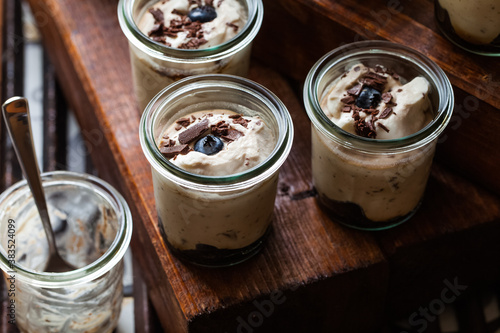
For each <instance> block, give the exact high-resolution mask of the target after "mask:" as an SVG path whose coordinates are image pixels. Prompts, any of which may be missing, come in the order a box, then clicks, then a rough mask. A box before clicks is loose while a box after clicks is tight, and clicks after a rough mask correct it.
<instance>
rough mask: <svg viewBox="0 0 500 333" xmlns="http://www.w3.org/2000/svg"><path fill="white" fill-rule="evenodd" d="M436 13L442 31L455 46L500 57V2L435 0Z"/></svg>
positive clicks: (490, 0) (489, 0)
mask: <svg viewBox="0 0 500 333" xmlns="http://www.w3.org/2000/svg"><path fill="white" fill-rule="evenodd" d="M434 11H435V17H436V21H437V23H438V27H439V29H440V30H441V32H442V33H443V34H444V35H445V36H446V37H447V38H448V39H449V40H450V41H451V42H453V43H454V44H455V45H458V46H459V47H461V48H463V49H465V50H467V51H470V52H473V53H476V54H481V55H488V56H500V1H498V0H475V1H460V0H435V1H434Z"/></svg>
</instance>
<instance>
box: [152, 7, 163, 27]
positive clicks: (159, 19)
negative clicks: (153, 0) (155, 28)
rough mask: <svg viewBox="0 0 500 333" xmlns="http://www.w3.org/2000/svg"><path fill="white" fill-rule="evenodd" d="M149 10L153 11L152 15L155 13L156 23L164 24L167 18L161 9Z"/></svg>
mask: <svg viewBox="0 0 500 333" xmlns="http://www.w3.org/2000/svg"><path fill="white" fill-rule="evenodd" d="M149 12H150V13H151V15H153V17H154V19H155V23H158V24H163V22H165V18H164V16H163V11H162V10H161V9H159V8H149Z"/></svg>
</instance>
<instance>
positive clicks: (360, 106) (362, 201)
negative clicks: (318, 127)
mask: <svg viewBox="0 0 500 333" xmlns="http://www.w3.org/2000/svg"><path fill="white" fill-rule="evenodd" d="M403 80H404V79H403V78H400V77H399V75H397V74H396V73H393V72H391V71H390V70H389V69H387V68H384V67H382V66H375V67H374V68H370V67H366V66H364V65H363V64H361V63H359V64H355V65H354V66H352V67H351V68H349V69H348V71H347V72H346V73H344V74H343V75H342V77H340V78H338V79H337V80H334V82H333V83H332V84H331V86H330V87H328V88H327V89H326V91H325V93H324V95H323V96H322V99H321V108H322V110H323V112H324V113H325V115H326V116H327V117H328V118H329V119H330V120H331V121H332V122H333V123H334V124H336V125H337V126H338V127H340V128H341V129H343V130H345V131H347V132H349V133H351V134H354V135H356V136H361V137H365V138H368V139H378V140H382V141H383V140H388V139H400V138H403V137H406V136H408V135H411V134H413V133H415V132H417V131H419V130H421V129H422V128H424V127H425V126H427V125H428V124H429V122H430V121H431V120H432V119H433V117H434V114H433V110H432V107H431V103H430V101H429V98H428V94H429V90H430V85H429V83H428V82H427V80H426V79H425V78H423V77H415V78H413V79H412V80H411V81H409V82H406V83H404V82H403ZM312 137H313V151H312V167H313V175H314V183H315V186H316V189H317V191H318V193H319V195H320V200H321V202H322V203H323V205H324V206H325V207H326V208H328V210H330V211H331V212H332V213H333V215H334V216H337V217H338V218H339V219H341V220H347V221H351V222H352V223H353V224H355V225H358V226H360V227H366V228H370V227H371V226H373V223H379V224H381V223H388V224H390V223H391V222H392V221H394V220H398V219H401V218H403V217H404V216H406V215H408V214H410V213H411V212H412V211H413V210H414V209H415V208H416V207H417V206H418V204H419V202H420V199H421V197H422V194H423V192H424V189H425V186H426V183H427V178H428V175H429V171H430V166H431V162H432V157H433V153H434V146H435V145H430V146H427V147H424V148H422V149H418V150H414V151H412V152H410V153H407V154H401V153H398V154H391V153H386V154H375V153H363V152H360V151H357V150H354V149H350V148H348V147H346V146H343V145H340V144H338V143H337V142H335V141H333V140H329V139H327V138H325V137H324V136H322V135H320V134H319V133H318V132H317V131H315V130H313V133H312Z"/></svg>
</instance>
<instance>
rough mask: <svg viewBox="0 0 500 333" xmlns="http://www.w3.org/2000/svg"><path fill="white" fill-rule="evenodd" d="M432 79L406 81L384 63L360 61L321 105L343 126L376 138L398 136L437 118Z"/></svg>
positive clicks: (364, 135)
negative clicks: (431, 94) (371, 64)
mask: <svg viewBox="0 0 500 333" xmlns="http://www.w3.org/2000/svg"><path fill="white" fill-rule="evenodd" d="M429 88H430V86H429V82H428V81H427V80H426V79H425V78H423V77H416V78H414V79H413V80H411V81H410V82H408V83H406V84H402V82H401V78H400V77H399V75H398V74H396V73H393V72H392V71H390V70H388V69H386V68H384V67H382V66H376V67H375V68H369V67H366V66H364V65H363V64H356V65H354V66H352V68H351V69H350V70H349V71H347V72H346V73H345V74H344V75H343V76H342V77H341V78H340V79H339V80H337V81H336V82H334V84H333V85H332V87H330V89H329V91H328V92H327V94H326V95H325V97H324V98H323V100H322V102H321V108H322V110H323V112H325V114H326V115H327V116H328V118H329V119H330V120H331V121H332V122H333V123H334V124H336V125H337V126H339V127H340V128H342V129H343V130H345V131H347V132H349V133H352V134H357V135H359V136H363V137H368V138H372V139H397V138H402V137H405V136H408V135H410V134H413V133H415V132H417V131H419V130H420V129H422V128H424V127H425V126H426V125H427V124H429V123H430V122H431V120H432V119H433V114H432V109H431V104H430V101H429V98H428V93H429Z"/></svg>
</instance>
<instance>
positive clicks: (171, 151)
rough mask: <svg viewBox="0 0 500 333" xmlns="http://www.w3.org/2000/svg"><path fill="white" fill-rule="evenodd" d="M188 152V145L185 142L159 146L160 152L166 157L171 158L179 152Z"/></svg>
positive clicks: (183, 153)
mask: <svg viewBox="0 0 500 333" xmlns="http://www.w3.org/2000/svg"><path fill="white" fill-rule="evenodd" d="M188 152H189V146H188V145H187V144H183V145H178V146H173V147H171V146H169V147H161V148H160V153H162V154H163V156H165V157H166V158H172V157H175V156H177V155H179V154H181V155H186V154H187V153H188Z"/></svg>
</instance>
